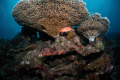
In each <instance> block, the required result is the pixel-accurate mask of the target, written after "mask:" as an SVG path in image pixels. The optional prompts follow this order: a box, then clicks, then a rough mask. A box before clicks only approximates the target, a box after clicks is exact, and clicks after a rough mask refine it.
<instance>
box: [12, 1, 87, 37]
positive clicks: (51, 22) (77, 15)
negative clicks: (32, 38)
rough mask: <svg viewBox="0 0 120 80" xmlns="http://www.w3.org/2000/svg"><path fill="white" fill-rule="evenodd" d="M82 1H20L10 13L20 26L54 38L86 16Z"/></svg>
mask: <svg viewBox="0 0 120 80" xmlns="http://www.w3.org/2000/svg"><path fill="white" fill-rule="evenodd" d="M88 14H89V13H88V11H87V9H86V7H85V3H83V2H82V1H77V0H75V1H72V0H68V1H64V0H21V1H19V2H18V3H17V4H16V5H15V7H14V8H13V11H12V16H13V17H14V19H15V21H16V22H17V23H18V24H19V25H21V26H29V27H33V28H37V29H39V30H41V31H43V32H45V33H47V34H49V35H50V36H52V37H54V36H56V34H57V31H58V30H60V29H61V28H63V27H67V26H70V27H72V26H76V25H79V24H80V23H81V22H83V21H84V20H85V18H86V17H87V16H88Z"/></svg>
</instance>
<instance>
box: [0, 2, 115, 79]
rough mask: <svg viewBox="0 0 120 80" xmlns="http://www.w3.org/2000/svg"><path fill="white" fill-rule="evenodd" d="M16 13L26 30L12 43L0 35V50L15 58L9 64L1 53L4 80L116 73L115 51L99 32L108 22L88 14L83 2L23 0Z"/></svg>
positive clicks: (62, 77)
mask: <svg viewBox="0 0 120 80" xmlns="http://www.w3.org/2000/svg"><path fill="white" fill-rule="evenodd" d="M12 15H13V17H14V19H15V21H16V22H17V23H18V24H19V25H21V26H23V28H22V31H21V33H19V34H18V35H17V36H15V38H13V39H12V40H10V41H7V42H5V41H4V40H3V39H0V43H1V45H0V52H1V53H2V54H3V55H4V56H5V58H8V59H10V60H11V61H8V62H7V63H9V62H10V63H9V64H7V63H6V64H7V65H6V64H5V63H4V62H5V61H6V60H4V59H3V57H4V56H0V59H1V63H0V64H5V65H4V66H3V67H2V68H1V71H2V69H4V70H3V71H5V72H4V74H7V75H6V76H5V77H4V78H7V79H5V80H10V79H11V78H14V79H13V80H16V79H19V80H105V79H106V78H108V76H109V75H110V74H111V73H112V69H113V68H114V66H113V63H112V62H111V60H110V59H111V58H112V56H111V54H110V53H112V51H110V50H105V49H107V48H106V46H108V45H107V44H106V43H107V42H106V41H104V38H103V37H104V36H103V35H100V34H104V33H106V32H107V31H108V29H109V20H108V19H107V18H106V17H101V16H100V14H98V13H95V14H92V15H89V13H88V11H87V9H86V7H85V4H84V2H83V1H78V0H21V1H19V2H18V3H17V4H16V5H15V7H14V8H13V11H12ZM77 25H80V27H78V29H74V26H77ZM33 28H34V29H33ZM36 32H37V33H39V34H40V38H38V37H37V35H36ZM51 36H52V37H51ZM85 37H86V38H85ZM88 40H89V41H88ZM7 49H9V50H8V52H7V51H6V50H7ZM4 50H5V51H4ZM4 52H7V53H6V55H5V54H4ZM107 52H109V53H107ZM10 54H11V55H10ZM12 59H13V61H12ZM3 60H4V61H3ZM2 61H3V62H2ZM13 62H14V64H11V63H13ZM11 66H12V67H11ZM7 72H9V73H7ZM10 72H11V73H10ZM1 73H3V72H1ZM1 75H2V74H1ZM1 75H0V77H1ZM101 75H103V76H104V78H103V77H101ZM106 76H107V77H106ZM106 80H109V79H106Z"/></svg>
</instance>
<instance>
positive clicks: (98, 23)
mask: <svg viewBox="0 0 120 80" xmlns="http://www.w3.org/2000/svg"><path fill="white" fill-rule="evenodd" d="M108 29H109V20H108V19H107V18H106V17H105V18H101V17H100V14H97V13H95V14H92V15H91V16H90V18H88V19H87V20H85V21H84V22H82V23H81V24H80V27H79V28H78V30H77V31H78V32H80V33H82V34H83V35H84V36H85V37H86V38H87V39H89V41H94V39H95V37H97V36H98V35H100V34H104V33H106V32H107V31H108Z"/></svg>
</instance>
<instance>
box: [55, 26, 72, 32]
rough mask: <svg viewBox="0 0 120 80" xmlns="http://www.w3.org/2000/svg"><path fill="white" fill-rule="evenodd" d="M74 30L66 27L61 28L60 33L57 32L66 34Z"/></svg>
mask: <svg viewBox="0 0 120 80" xmlns="http://www.w3.org/2000/svg"><path fill="white" fill-rule="evenodd" d="M71 30H72V28H71V27H64V28H61V30H59V31H57V32H59V33H60V32H61V33H64V32H69V31H71Z"/></svg>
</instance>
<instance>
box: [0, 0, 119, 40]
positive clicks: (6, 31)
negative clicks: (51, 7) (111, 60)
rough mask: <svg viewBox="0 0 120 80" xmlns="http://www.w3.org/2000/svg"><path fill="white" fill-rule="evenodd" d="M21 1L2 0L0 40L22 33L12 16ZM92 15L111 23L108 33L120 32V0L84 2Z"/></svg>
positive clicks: (87, 0) (0, 7) (0, 3)
mask: <svg viewBox="0 0 120 80" xmlns="http://www.w3.org/2000/svg"><path fill="white" fill-rule="evenodd" d="M18 1H19V0H0V38H5V39H12V38H13V37H14V36H15V35H16V34H17V33H18V32H20V31H21V27H22V26H19V25H18V24H17V23H16V22H15V20H14V18H13V17H12V15H11V12H12V9H13V7H14V6H15V4H16V3H17V2H18ZM83 1H84V2H86V7H87V9H88V11H89V12H90V14H92V13H100V14H101V16H102V17H107V18H108V19H109V21H110V29H109V31H108V33H111V32H120V0H83Z"/></svg>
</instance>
